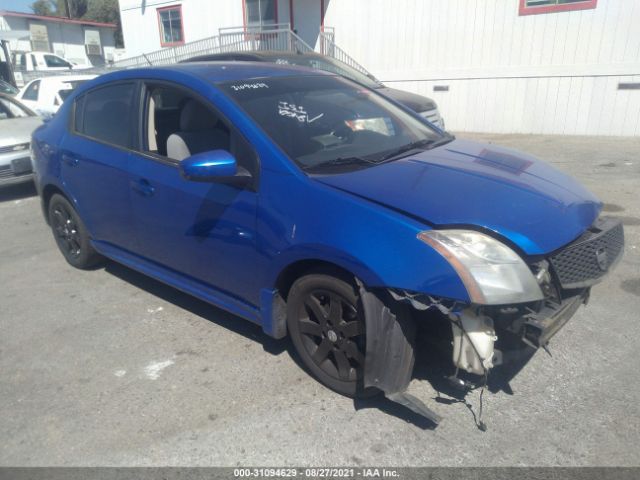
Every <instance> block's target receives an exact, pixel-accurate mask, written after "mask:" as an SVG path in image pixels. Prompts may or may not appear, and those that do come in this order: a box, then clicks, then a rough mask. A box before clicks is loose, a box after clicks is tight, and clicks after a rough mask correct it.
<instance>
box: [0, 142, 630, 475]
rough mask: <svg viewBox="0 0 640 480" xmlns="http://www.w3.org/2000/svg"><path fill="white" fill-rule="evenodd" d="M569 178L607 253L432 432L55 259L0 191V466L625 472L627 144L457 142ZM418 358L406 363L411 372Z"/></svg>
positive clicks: (182, 302) (112, 277)
mask: <svg viewBox="0 0 640 480" xmlns="http://www.w3.org/2000/svg"><path fill="white" fill-rule="evenodd" d="M460 137H468V138H476V139H482V140H485V141H491V142H495V143H500V144H502V145H507V146H511V147H515V148H518V149H521V150H524V151H528V152H531V153H533V154H535V155H537V156H539V157H541V158H543V159H546V160H548V161H550V162H551V163H553V164H554V165H556V166H557V167H558V168H559V169H561V170H563V171H565V172H568V173H570V174H572V175H574V176H575V177H577V178H578V179H579V180H580V181H581V182H582V183H583V184H585V185H586V186H587V187H588V188H589V189H590V190H591V191H593V192H594V193H595V194H596V195H598V196H599V197H600V198H601V199H602V200H603V201H604V202H605V211H606V212H607V213H608V214H611V215H614V216H617V217H619V218H621V219H622V221H623V222H624V224H625V234H626V247H625V254H624V258H623V260H622V262H621V263H620V264H619V266H618V268H617V270H616V271H615V272H614V273H613V274H612V275H611V276H610V277H609V278H607V280H606V281H605V282H604V283H602V284H600V285H598V286H597V287H595V288H594V289H593V293H592V297H591V301H590V302H589V305H588V306H587V307H586V308H581V309H580V310H579V311H578V313H577V314H576V315H575V317H574V318H573V319H572V320H571V321H570V322H569V323H568V324H567V326H566V327H565V328H564V329H563V330H562V331H560V333H558V335H557V336H556V337H554V339H553V340H552V342H551V345H550V350H551V353H552V355H553V356H548V355H546V354H545V353H544V352H538V354H536V356H535V357H534V358H533V359H532V361H531V362H530V363H529V364H528V365H527V366H526V367H525V369H524V370H523V371H522V372H521V373H520V374H519V375H518V376H517V377H516V378H515V379H513V380H512V382H511V387H512V390H513V392H512V394H507V393H504V392H499V393H495V394H492V393H485V396H484V421H485V422H486V424H487V425H488V430H487V431H486V432H481V431H480V430H479V429H477V428H476V426H475V423H474V414H477V413H478V393H477V392H473V393H471V394H469V395H468V396H467V398H466V402H455V403H452V404H448V405H447V404H443V403H438V402H436V401H435V398H436V397H437V395H438V394H437V392H436V390H435V389H434V386H433V383H434V382H433V381H432V379H430V378H428V376H425V375H417V378H416V379H415V380H414V381H413V382H412V384H411V386H410V392H411V393H413V394H414V395H416V396H418V397H420V398H422V399H423V400H425V402H426V403H427V404H428V405H429V406H430V407H432V408H433V409H434V410H435V411H437V412H438V413H439V414H440V415H442V416H443V417H444V420H443V421H442V423H441V425H440V426H439V427H438V428H437V429H435V430H434V429H431V428H428V427H429V425H428V424H426V423H425V422H422V421H421V419H420V418H419V417H416V416H414V415H411V414H407V413H406V412H405V411H404V410H403V409H402V408H398V407H396V406H395V405H394V404H392V403H391V402H388V401H384V400H371V401H359V402H354V401H353V400H350V399H348V398H345V397H341V396H339V395H337V394H335V393H333V392H332V391H330V390H328V389H327V388H325V387H323V386H322V385H321V384H319V383H318V382H316V381H315V380H314V379H313V378H311V377H310V376H309V375H308V374H307V373H305V371H304V370H303V369H301V368H300V366H299V364H298V362H297V360H296V358H295V355H292V354H291V351H292V350H291V346H290V344H289V342H288V341H286V340H284V341H276V340H273V339H271V338H269V337H267V336H266V335H264V334H263V333H262V331H261V329H260V328H259V327H257V326H255V325H252V324H250V323H248V322H246V321H244V320H242V319H239V318H236V317H234V316H233V315H230V314H228V313H225V312H223V311H221V310H218V309H216V308H214V307H212V306H210V305H208V304H205V303H203V302H200V301H198V300H196V299H194V298H192V297H189V296H188V295H185V294H183V293H181V292H179V291H177V290H175V289H173V288H170V287H168V286H165V285H163V284H161V283H158V282H156V281H154V280H151V279H149V278H147V277H145V276H143V275H141V274H138V273H136V272H134V271H132V270H130V269H128V268H126V267H123V266H120V265H117V264H115V263H112V262H107V263H106V266H104V267H103V268H99V269H96V270H93V271H78V270H74V269H73V268H71V267H70V266H69V265H67V264H66V263H65V261H64V260H63V258H62V256H61V254H60V253H59V252H58V251H57V248H56V245H55V242H54V240H53V237H52V235H51V232H50V231H49V229H48V227H47V226H46V224H45V222H44V221H43V218H42V215H41V211H40V205H39V200H38V198H37V197H36V196H35V190H34V189H33V187H32V186H31V185H25V186H19V187H11V188H6V189H2V190H0V226H1V228H0V286H1V291H0V301H1V303H0V305H1V306H0V465H1V466H54V465H61V466H62V465H64V466H106V465H108V466H164V465H175V466H186V465H199V466H210V465H224V466H234V465H271V466H284V465H298V466H307V465H313V466H336V465H352V466H363V465H388V466H426V465H430V466H444V465H459V466H502V465H509V466H520V465H528V466H553V465H562V466H595V465H599V466H607V465H610V466H613V465H625V466H637V465H640V446H639V445H640V387H639V386H638V380H639V378H640V376H639V375H638V358H639V351H640V339H639V336H640V192H639V190H640V159H639V158H638V156H639V155H638V154H639V153H640V139H638V138H605V137H562V136H528V135H480V134H476V135H470V134H466V135H464V134H462V135H460ZM423 361H424V358H421V359H420V360H419V362H418V365H417V370H416V371H417V372H420V371H428V368H427V367H428V366H425V365H421V362H423Z"/></svg>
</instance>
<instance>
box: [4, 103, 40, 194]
mask: <svg viewBox="0 0 640 480" xmlns="http://www.w3.org/2000/svg"><path fill="white" fill-rule="evenodd" d="M40 123H42V120H41V119H39V118H38V117H36V114H35V113H34V112H33V111H31V110H29V109H28V108H27V107H25V106H24V105H22V104H21V103H20V102H19V101H18V100H16V99H15V98H14V97H12V96H10V95H6V94H4V93H0V187H1V186H3V185H11V184H14V183H21V182H27V181H30V180H31V179H32V178H33V168H32V166H31V158H30V154H29V145H30V143H31V132H33V130H34V129H35V128H36V127H38V125H40Z"/></svg>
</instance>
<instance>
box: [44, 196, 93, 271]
mask: <svg viewBox="0 0 640 480" xmlns="http://www.w3.org/2000/svg"><path fill="white" fill-rule="evenodd" d="M48 214H49V225H51V230H52V232H53V237H54V238H55V240H56V243H57V244H58V248H59V249H60V252H61V253H62V255H63V256H64V258H65V260H66V261H67V262H68V263H69V264H70V265H72V266H74V267H76V268H80V269H88V268H91V267H93V266H95V265H96V264H97V263H99V262H100V260H101V258H102V257H100V255H99V254H98V252H96V251H95V249H94V248H93V247H92V246H91V242H90V239H89V234H88V233H87V229H86V227H85V226H84V223H82V220H81V219H80V216H79V215H78V213H77V212H76V210H75V209H74V208H73V206H72V205H71V203H69V201H68V200H67V199H66V198H65V197H63V196H62V195H60V194H57V193H56V194H54V195H53V196H52V197H51V200H50V201H49V211H48Z"/></svg>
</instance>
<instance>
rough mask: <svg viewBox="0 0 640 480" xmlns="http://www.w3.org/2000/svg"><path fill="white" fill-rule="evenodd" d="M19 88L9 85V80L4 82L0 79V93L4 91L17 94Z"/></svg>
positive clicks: (8, 93)
mask: <svg viewBox="0 0 640 480" xmlns="http://www.w3.org/2000/svg"><path fill="white" fill-rule="evenodd" d="M18 92H20V90H18V89H17V88H16V87H14V86H13V85H11V84H10V83H9V82H5V81H4V80H2V79H0V93H4V94H6V95H17V94H18Z"/></svg>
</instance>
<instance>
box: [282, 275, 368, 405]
mask: <svg viewBox="0 0 640 480" xmlns="http://www.w3.org/2000/svg"><path fill="white" fill-rule="evenodd" d="M287 326H288V329H289V333H290V335H291V339H292V341H293V344H294V346H295V348H296V350H297V352H298V354H299V355H300V357H301V359H302V361H303V362H304V364H305V365H306V366H307V368H308V369H309V370H310V371H311V373H313V375H315V376H316V378H318V379H319V380H320V381H321V382H322V383H324V384H325V385H326V386H328V387H329V388H331V389H333V390H335V391H337V392H339V393H342V394H343V395H348V396H352V397H353V396H362V395H363V394H364V395H367V396H368V395H369V394H370V393H375V392H376V391H375V390H372V389H369V390H368V391H366V392H365V390H364V388H363V369H364V361H365V351H366V340H365V321H364V313H363V311H362V307H361V302H360V300H359V296H358V294H357V291H356V289H355V287H354V286H352V285H350V284H349V283H347V282H346V281H344V280H342V279H339V278H336V277H333V276H330V275H324V274H312V275H306V276H304V277H302V278H300V279H298V280H297V281H296V282H295V283H294V284H293V286H292V287H291V290H290V292H289V296H288V300H287Z"/></svg>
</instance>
